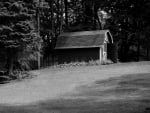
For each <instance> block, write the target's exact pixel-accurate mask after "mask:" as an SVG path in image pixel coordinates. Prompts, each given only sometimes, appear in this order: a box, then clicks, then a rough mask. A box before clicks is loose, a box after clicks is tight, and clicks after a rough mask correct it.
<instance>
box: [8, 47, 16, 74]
mask: <svg viewBox="0 0 150 113" xmlns="http://www.w3.org/2000/svg"><path fill="white" fill-rule="evenodd" d="M7 52H8V53H7V73H8V75H9V76H11V75H12V73H13V67H14V59H15V53H14V51H13V50H12V49H9V50H8V51H7Z"/></svg>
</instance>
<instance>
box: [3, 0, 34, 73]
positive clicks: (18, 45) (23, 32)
mask: <svg viewBox="0 0 150 113" xmlns="http://www.w3.org/2000/svg"><path fill="white" fill-rule="evenodd" d="M33 4H34V1H32V0H7V1H6V0H1V1H0V45H2V48H3V51H6V56H7V68H8V72H9V74H11V73H12V71H13V68H14V62H15V61H17V60H18V57H19V55H20V53H23V52H25V51H26V50H27V48H30V49H31V48H32V47H33V46H34V45H31V44H33V43H36V42H35V40H36V34H35V30H34V22H33V21H32V20H34V18H33V16H34V15H35V10H33V9H34V8H33V7H34V6H33ZM29 46H30V47H29ZM26 55H27V54H26ZM26 57H27V56H26Z"/></svg>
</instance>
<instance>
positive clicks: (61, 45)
mask: <svg viewBox="0 0 150 113" xmlns="http://www.w3.org/2000/svg"><path fill="white" fill-rule="evenodd" d="M108 35H109V36H108ZM108 38H109V39H108ZM105 40H107V41H109V40H110V41H111V43H113V41H112V37H111V34H110V32H109V30H96V31H81V32H70V33H63V34H61V35H60V36H59V37H58V38H57V42H56V47H55V49H72V48H93V47H100V45H102V44H103V43H104V42H105Z"/></svg>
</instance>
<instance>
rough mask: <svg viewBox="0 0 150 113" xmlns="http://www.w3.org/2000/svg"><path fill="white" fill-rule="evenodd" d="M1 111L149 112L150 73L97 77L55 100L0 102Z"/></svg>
mask: <svg viewBox="0 0 150 113" xmlns="http://www.w3.org/2000/svg"><path fill="white" fill-rule="evenodd" d="M121 65H122V64H119V67H120V66H121ZM129 65H131V64H129ZM144 65H145V64H144ZM144 65H142V66H144ZM126 66H128V65H127V64H124V66H123V68H121V69H124V67H126ZM133 66H134V65H133ZM117 67H118V66H115V67H114V68H117ZM92 68H93V67H88V69H92ZM94 69H95V68H94ZM102 70H103V69H102ZM75 71H76V70H75ZM100 72H101V71H100ZM104 72H105V71H104ZM110 73H111V72H110ZM0 113H150V73H136V74H135V73H133V74H125V75H123V76H120V77H112V78H109V79H105V80H96V81H94V82H92V83H89V84H86V85H85V84H84V85H80V86H78V87H76V88H75V91H73V92H72V93H69V94H67V95H65V96H64V97H62V98H58V99H54V100H47V101H42V102H39V103H35V104H28V105H19V106H13V105H11V106H9V105H0Z"/></svg>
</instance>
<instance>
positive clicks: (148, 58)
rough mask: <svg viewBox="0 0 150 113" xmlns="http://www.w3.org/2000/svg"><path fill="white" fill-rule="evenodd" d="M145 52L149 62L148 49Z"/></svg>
mask: <svg viewBox="0 0 150 113" xmlns="http://www.w3.org/2000/svg"><path fill="white" fill-rule="evenodd" d="M146 51H147V52H146V56H147V60H149V48H147V50H146Z"/></svg>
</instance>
